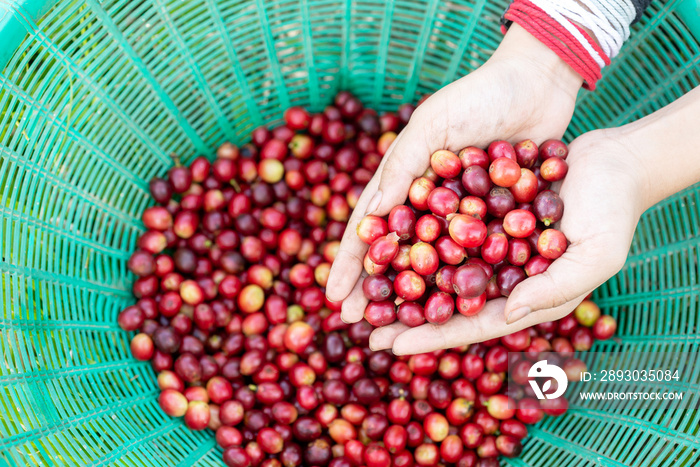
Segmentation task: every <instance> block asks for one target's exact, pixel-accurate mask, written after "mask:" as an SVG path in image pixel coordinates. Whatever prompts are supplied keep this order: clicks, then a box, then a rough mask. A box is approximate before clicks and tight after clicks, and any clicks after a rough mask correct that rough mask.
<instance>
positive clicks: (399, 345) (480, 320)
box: [393, 298, 507, 355]
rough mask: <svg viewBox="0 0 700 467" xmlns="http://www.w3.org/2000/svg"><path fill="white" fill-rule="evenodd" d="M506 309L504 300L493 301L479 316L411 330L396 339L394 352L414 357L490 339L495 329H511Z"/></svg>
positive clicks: (458, 318) (458, 317)
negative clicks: (504, 315) (505, 313)
mask: <svg viewBox="0 0 700 467" xmlns="http://www.w3.org/2000/svg"><path fill="white" fill-rule="evenodd" d="M504 306H505V299H503V298H499V299H495V300H490V301H488V302H486V305H485V306H484V308H483V309H482V310H481V311H480V312H479V313H478V314H477V315H474V316H469V317H467V316H464V315H461V314H455V315H454V316H452V318H450V320H449V321H448V322H446V323H445V324H440V325H437V324H423V325H421V326H417V327H415V328H411V329H408V330H406V331H405V332H402V333H401V334H400V335H399V336H396V338H395V339H394V346H393V351H394V353H395V354H396V355H412V354H418V353H425V352H432V351H433V350H438V349H448V348H451V347H459V346H460V345H464V344H471V343H473V342H482V341H485V340H487V339H490V337H488V336H489V335H490V334H491V332H492V330H493V329H494V328H502V329H505V328H507V325H506V323H505V318H504V317H503V307H504Z"/></svg>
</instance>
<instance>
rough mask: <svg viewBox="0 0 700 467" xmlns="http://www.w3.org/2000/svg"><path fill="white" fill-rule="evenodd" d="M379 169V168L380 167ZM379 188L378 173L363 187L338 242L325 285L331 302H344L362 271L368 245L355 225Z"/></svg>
mask: <svg viewBox="0 0 700 467" xmlns="http://www.w3.org/2000/svg"><path fill="white" fill-rule="evenodd" d="M380 167H381V166H380ZM378 186H379V172H377V173H376V174H374V177H372V179H371V180H370V182H369V183H368V184H367V186H366V187H365V189H364V191H363V192H362V195H361V196H360V199H358V200H357V205H356V206H355V209H354V210H353V212H352V216H350V219H349V220H348V225H347V227H346V228H345V233H344V234H343V238H342V240H341V241H340V248H339V249H338V254H337V255H336V257H335V260H334V261H333V265H332V266H331V271H330V273H329V275H328V282H327V283H326V296H327V297H328V299H329V300H331V301H333V302H339V301H341V300H344V299H345V298H346V297H347V296H348V295H349V294H350V292H351V291H352V290H353V287H355V284H356V282H357V280H358V278H359V277H360V273H361V272H362V270H363V267H364V266H363V260H364V257H365V253H366V252H367V248H368V245H367V244H365V243H364V242H363V241H362V240H360V238H359V237H358V236H357V224H359V223H360V221H361V220H362V218H363V217H364V215H365V211H366V210H367V204H368V203H369V201H370V198H371V197H372V194H373V193H376V191H377V187H378Z"/></svg>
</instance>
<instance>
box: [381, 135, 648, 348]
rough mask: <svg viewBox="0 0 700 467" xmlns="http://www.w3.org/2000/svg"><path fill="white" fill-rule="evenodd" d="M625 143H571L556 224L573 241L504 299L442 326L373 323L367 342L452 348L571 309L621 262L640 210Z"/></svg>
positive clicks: (596, 139) (595, 139) (589, 138)
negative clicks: (514, 316)
mask: <svg viewBox="0 0 700 467" xmlns="http://www.w3.org/2000/svg"><path fill="white" fill-rule="evenodd" d="M624 150H625V149H624V148H622V147H619V146H618V145H616V144H615V143H614V142H613V141H610V140H607V139H606V138H605V137H604V136H603V135H602V133H601V132H596V133H589V134H587V135H584V136H583V137H581V138H579V139H577V140H576V141H574V142H573V143H572V145H571V151H570V155H569V158H568V159H567V160H568V162H569V164H570V169H569V173H568V175H567V177H566V179H565V181H564V182H563V184H562V185H561V187H560V188H561V189H560V195H561V197H562V200H563V201H564V206H565V208H564V216H563V218H562V220H561V222H560V225H558V226H557V227H559V228H560V229H561V230H562V231H563V232H564V234H565V235H566V236H567V238H568V239H569V241H570V242H571V244H570V246H569V248H568V249H567V251H566V252H565V253H564V255H563V256H562V257H561V258H559V259H558V260H556V261H555V262H554V263H553V264H552V265H551V266H550V268H549V269H548V270H547V271H546V272H545V273H543V274H541V275H539V276H535V277H532V278H529V279H526V280H525V281H523V282H522V283H521V284H519V285H518V286H517V287H516V288H515V290H514V291H513V293H512V294H511V296H510V297H509V299H508V303H507V304H506V300H505V299H498V300H492V301H489V302H487V304H486V306H485V307H484V309H483V310H482V311H481V312H480V313H479V314H477V315H476V316H472V317H465V316H462V315H455V316H453V317H452V318H451V320H450V321H448V322H447V323H446V324H443V325H440V326H436V325H429V324H428V325H423V326H419V327H416V328H412V329H409V328H407V327H406V326H404V325H403V324H401V323H394V324H392V325H390V326H385V327H384V328H380V329H377V330H375V332H374V333H373V335H372V340H371V345H372V347H373V348H375V349H383V348H390V347H393V350H394V351H395V352H396V353H398V354H406V353H420V352H428V351H431V350H435V349H440V348H449V347H457V346H460V345H465V344H470V343H474V342H481V341H484V340H487V339H492V338H495V337H500V336H503V335H506V334H510V333H512V332H515V331H518V330H520V329H523V328H525V327H528V326H532V325H535V324H538V323H541V322H545V321H552V320H555V319H559V318H561V317H563V316H565V315H566V314H568V313H569V312H571V310H573V308H575V307H576V305H578V303H580V301H581V300H582V299H583V298H584V297H585V296H586V295H587V294H588V293H590V292H591V291H592V290H593V289H594V288H595V287H597V286H599V285H600V284H601V283H602V282H604V281H605V280H607V279H608V278H609V277H610V276H612V275H613V274H615V273H616V272H617V271H618V270H619V269H620V267H622V264H623V263H624V260H625V258H626V255H627V251H628V249H629V245H630V242H631V239H632V235H633V233H634V228H635V226H636V224H637V221H638V219H639V215H640V214H641V211H642V209H643V208H642V206H641V203H639V202H638V199H637V198H635V196H634V194H635V193H638V192H639V187H638V185H637V180H639V177H638V174H637V173H635V168H634V167H628V166H625V165H623V164H622V162H620V161H621V159H620V158H619V157H617V158H616V156H619V153H618V152H617V151H624ZM556 188H557V187H555V189H556ZM523 306H527V307H530V308H531V310H532V311H531V312H530V313H529V314H527V315H526V316H525V317H524V318H522V319H520V320H518V321H515V322H513V323H512V324H508V323H507V316H508V314H509V313H510V312H511V311H513V310H517V309H519V308H521V307H523Z"/></svg>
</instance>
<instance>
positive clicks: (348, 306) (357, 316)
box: [340, 271, 369, 323]
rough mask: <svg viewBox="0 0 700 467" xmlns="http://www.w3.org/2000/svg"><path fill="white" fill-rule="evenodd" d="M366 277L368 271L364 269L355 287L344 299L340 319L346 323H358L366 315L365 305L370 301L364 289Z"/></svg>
mask: <svg viewBox="0 0 700 467" xmlns="http://www.w3.org/2000/svg"><path fill="white" fill-rule="evenodd" d="M365 277H367V273H366V272H364V271H363V272H362V273H361V274H360V278H359V279H358V280H357V282H356V283H355V287H353V289H352V291H351V292H350V294H349V295H348V296H347V298H345V300H343V306H342V308H341V310H340V319H342V320H343V321H345V322H346V323H356V322H358V321H360V320H361V319H362V317H363V316H364V315H365V307H366V306H367V303H368V302H369V300H367V298H365V294H364V292H363V291H362V283H363V282H364V280H365Z"/></svg>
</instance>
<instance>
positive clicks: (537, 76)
mask: <svg viewBox="0 0 700 467" xmlns="http://www.w3.org/2000/svg"><path fill="white" fill-rule="evenodd" d="M581 82H582V80H581V77H580V76H579V75H577V74H576V73H575V72H574V71H573V69H571V68H570V67H569V66H568V65H567V64H566V63H565V62H563V61H562V60H561V59H560V58H559V57H558V56H557V55H556V54H554V52H552V51H551V50H549V49H548V48H547V47H546V46H545V45H543V44H542V43H540V42H539V41H538V40H537V39H535V38H534V37H532V36H531V35H530V34H529V33H527V32H526V31H525V30H524V29H522V28H520V27H519V26H517V25H513V26H512V27H511V29H510V30H509V31H508V33H507V34H506V36H505V38H504V39H503V41H502V43H501V45H500V46H499V48H498V50H497V51H496V52H495V53H494V54H493V56H492V57H491V58H490V59H489V60H488V61H487V62H486V63H485V64H484V65H483V66H482V67H480V68H479V69H477V70H476V71H474V72H473V73H471V74H469V75H468V76H465V77H464V78H461V79H459V80H458V81H455V82H454V83H452V84H450V85H448V86H446V87H444V88H442V89H441V90H440V91H438V92H436V93H435V94H434V95H432V96H431V97H430V98H428V99H427V100H426V101H425V102H423V103H422V104H421V105H420V106H419V107H418V109H416V111H415V112H414V114H413V116H412V117H411V119H410V121H409V123H408V125H407V126H406V128H405V129H404V130H403V131H402V132H401V134H400V135H399V136H398V137H397V138H396V140H395V141H394V143H393V144H392V146H391V147H390V148H389V150H388V151H387V153H386V155H385V156H384V158H383V160H382V163H381V165H380V167H379V169H378V170H377V173H376V174H375V176H374V177H373V178H372V180H371V181H370V183H369V184H368V185H367V187H366V188H365V190H364V192H363V193H362V196H361V197H360V199H359V201H358V203H357V205H356V207H355V210H354V212H353V215H352V217H351V218H350V221H349V223H348V226H347V229H346V232H345V235H344V236H343V239H342V242H341V245H340V249H339V251H338V255H337V257H336V259H335V261H334V263H333V267H332V269H331V272H330V276H329V278H328V284H327V287H326V294H327V296H328V298H329V300H332V301H340V300H344V302H343V306H342V319H343V320H345V321H346V322H356V321H359V320H360V319H362V317H363V313H364V309H365V306H366V304H367V301H366V299H365V298H364V296H363V294H362V274H363V258H364V255H365V252H366V251H367V245H365V244H364V243H363V242H362V241H361V240H360V239H359V238H358V237H357V233H356V227H357V224H358V223H359V221H360V220H361V219H362V217H364V216H365V215H366V214H376V215H379V216H383V215H387V214H388V213H389V211H390V210H391V209H392V208H393V207H394V206H397V205H399V204H402V203H404V201H405V200H406V197H407V194H408V189H409V187H410V185H411V182H412V181H413V180H414V179H415V178H417V177H419V176H421V175H422V174H423V173H424V172H425V170H426V169H427V168H428V166H429V161H430V155H431V154H432V153H433V152H435V151H436V150H438V149H450V150H453V151H459V150H460V149H462V148H463V147H466V146H481V147H485V146H486V145H488V144H489V143H490V142H491V141H493V140H497V139H506V140H510V141H514V142H515V141H519V140H523V139H528V138H529V139H532V140H534V141H536V142H541V141H543V140H545V139H548V138H560V137H561V136H562V135H563V133H564V131H565V129H566V127H567V125H568V124H569V121H570V119H571V115H572V114H573V110H574V104H575V99H576V94H577V92H578V90H579V88H580V86H581Z"/></svg>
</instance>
